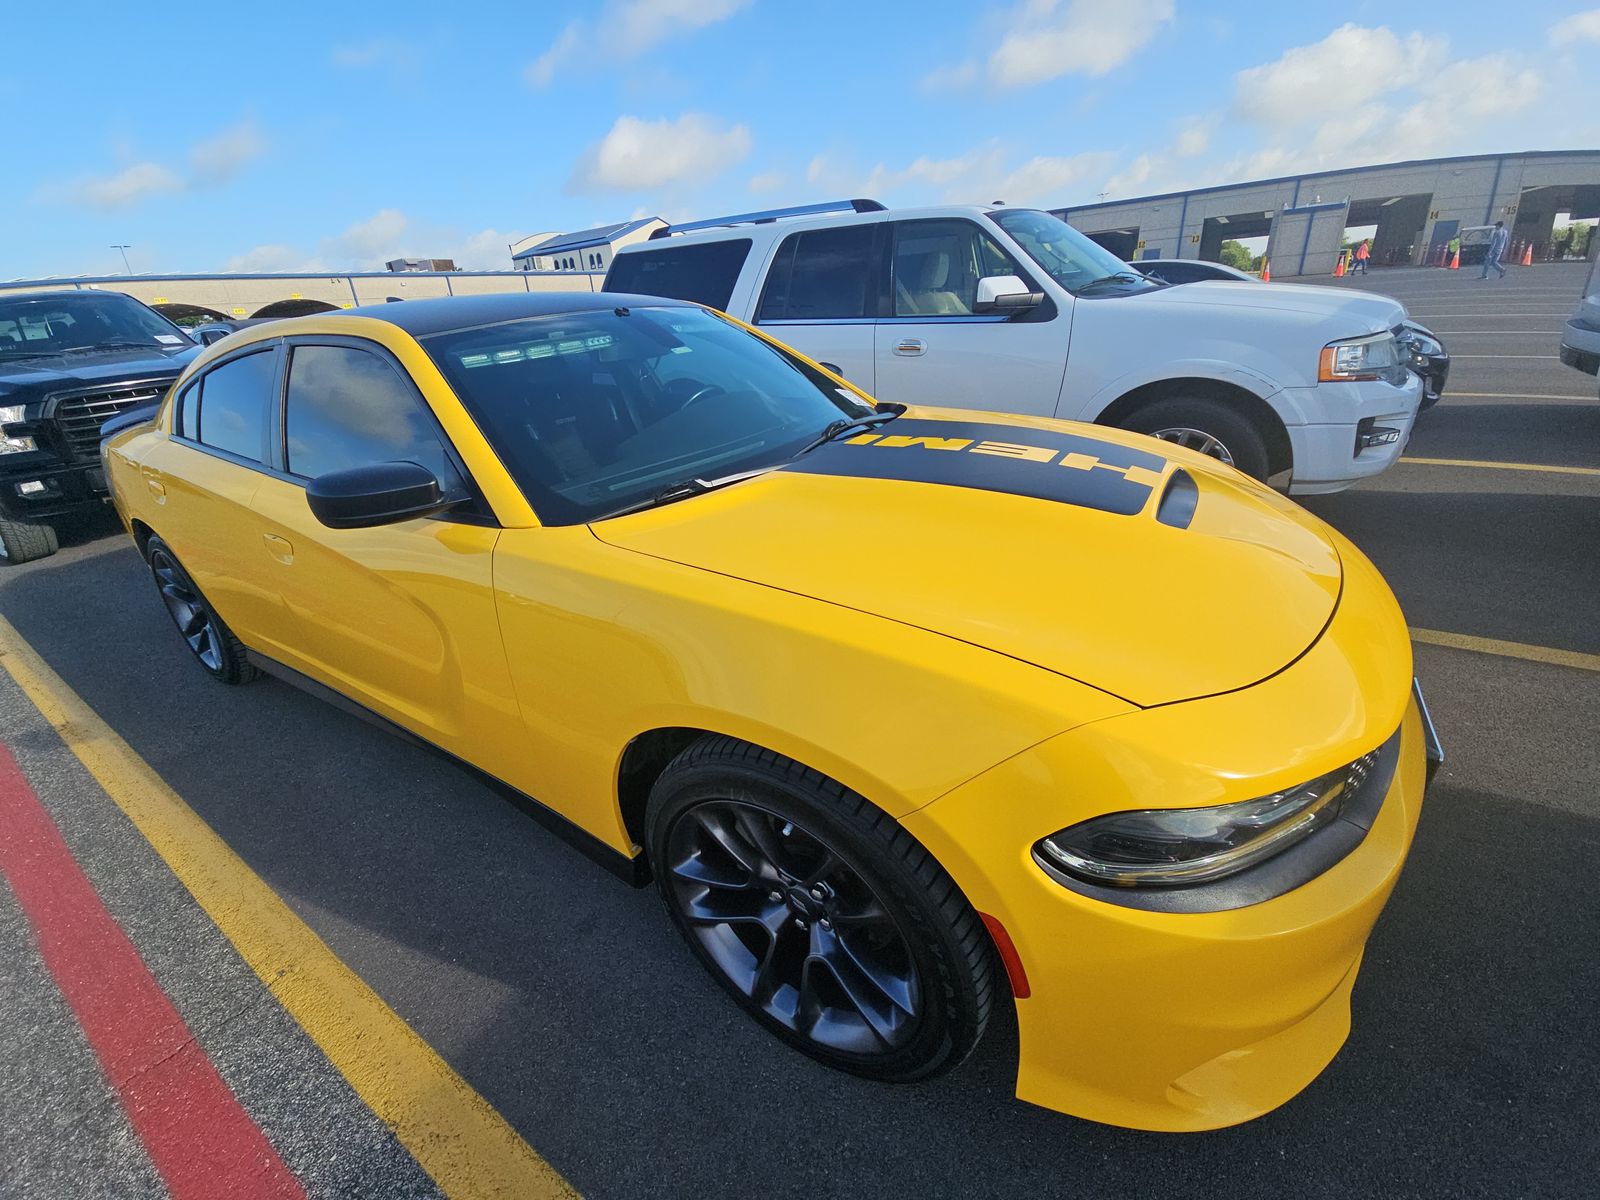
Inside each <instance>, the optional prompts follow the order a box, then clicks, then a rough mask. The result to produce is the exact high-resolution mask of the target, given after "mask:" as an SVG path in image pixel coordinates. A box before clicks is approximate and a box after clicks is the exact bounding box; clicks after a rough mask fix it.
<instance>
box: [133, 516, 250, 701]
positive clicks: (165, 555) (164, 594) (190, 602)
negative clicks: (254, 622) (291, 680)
mask: <svg viewBox="0 0 1600 1200" xmlns="http://www.w3.org/2000/svg"><path fill="white" fill-rule="evenodd" d="M144 557H145V561H146V562H147V563H148V564H149V565H150V574H151V577H152V578H154V580H155V583H156V590H157V591H158V592H159V593H160V594H161V602H162V603H163V604H164V605H166V608H167V615H168V616H170V617H171V618H172V623H173V625H174V626H176V627H177V630H178V634H179V636H181V637H182V638H183V640H184V643H185V644H186V645H187V646H188V647H189V652H190V653H191V654H193V655H194V657H195V661H196V662H198V663H199V664H200V665H201V666H202V667H203V668H205V671H206V674H208V675H210V676H211V678H213V679H215V680H217V681H218V682H219V683H228V684H239V683H249V682H250V681H251V680H252V679H254V678H255V677H256V676H257V675H259V674H260V672H259V671H257V670H256V668H255V667H254V666H252V665H251V663H250V660H249V658H248V657H246V655H245V648H244V643H243V642H241V641H240V640H239V639H238V638H236V637H234V636H233V630H231V629H229V628H228V627H227V625H225V624H223V621H222V618H221V617H219V616H217V614H216V612H215V611H214V610H213V609H212V607H211V605H210V604H208V603H207V602H206V598H205V597H204V596H203V595H201V593H200V589H199V588H198V587H196V586H195V583H194V580H192V579H190V578H189V574H188V572H187V571H185V570H184V569H183V566H182V565H181V564H180V563H179V562H178V559H177V556H176V555H175V554H173V553H172V548H171V547H170V546H168V545H167V544H166V543H165V542H163V541H162V540H161V539H160V538H158V537H152V538H151V539H150V540H149V541H147V542H146V543H145V547H144Z"/></svg>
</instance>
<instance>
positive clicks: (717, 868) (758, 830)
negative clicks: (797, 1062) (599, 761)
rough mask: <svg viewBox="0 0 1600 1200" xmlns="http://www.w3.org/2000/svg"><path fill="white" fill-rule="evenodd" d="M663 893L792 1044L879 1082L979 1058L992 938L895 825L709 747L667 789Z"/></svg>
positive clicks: (800, 776) (755, 753)
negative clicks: (971, 1055) (976, 1049)
mask: <svg viewBox="0 0 1600 1200" xmlns="http://www.w3.org/2000/svg"><path fill="white" fill-rule="evenodd" d="M647 821H648V833H647V840H648V842H649V852H650V859H651V862H652V864H653V866H654V869H655V875H656V881H657V884H658V886H659V889H660V892H661V897H662V899H663V900H664V901H665V903H666V906H667V911H668V912H669V913H670V914H671V915H672V919H673V921H674V922H675V923H676V924H677V926H678V928H679V930H680V931H681V932H682V933H683V935H684V937H685V938H686V939H687V940H688V942H689V944H690V946H691V947H693V949H694V951H695V953H696V955H697V956H698V957H699V958H700V960H701V962H702V963H703V964H704V965H705V966H706V968H707V969H708V970H709V971H710V972H711V973H712V975H713V976H715V977H716V979H717V980H718V981H719V982H720V983H721V984H722V985H723V986H724V987H725V988H726V989H727V990H728V991H729V992H730V993H732V995H733V996H734V997H735V999H737V1000H738V1002H739V1003H740V1005H741V1006H742V1007H743V1008H744V1009H745V1010H746V1011H747V1012H749V1013H750V1014H751V1015H752V1016H754V1017H755V1018H756V1020H758V1021H759V1022H760V1023H761V1024H763V1025H765V1026H766V1027H767V1028H768V1029H770V1030H771V1031H772V1032H774V1033H776V1034H777V1035H778V1036H779V1037H781V1038H783V1039H784V1040H785V1041H787V1042H788V1043H789V1044H791V1045H793V1046H795V1047H797V1048H798V1049H800V1050H802V1051H804V1052H805V1053H806V1054H809V1055H810V1056H811V1057H813V1058H816V1059H818V1060H820V1061H821V1062H824V1063H826V1064H828V1065H829V1066H832V1067H837V1068H840V1069H842V1070H845V1071H850V1072H852V1073H854V1074H857V1075H864V1076H867V1077H869V1078H874V1079H885V1080H895V1081H908V1080H915V1079H925V1078H928V1077H930V1076H933V1075H937V1074H940V1073H942V1072H944V1071H947V1070H949V1069H950V1068H951V1067H954V1066H955V1065H956V1064H958V1063H960V1062H961V1061H962V1060H963V1059H964V1058H966V1056H967V1055H968V1054H969V1053H970V1052H971V1051H972V1048H973V1047H974V1046H975V1045H976V1044H977V1042H978V1038H979V1037H980V1036H981V1034H982V1033H983V1029H984V1026H985V1024H986V1023H987V1021H988V1016H989V1007H990V1003H991V1001H992V998H993V991H994V978H993V968H992V963H991V952H990V949H989V941H988V934H987V932H986V931H985V930H984V928H983V925H982V923H981V921H980V919H979V917H978V915H977V913H976V912H974V911H973V909H972V907H971V905H969V904H968V903H967V902H966V899H965V897H963V896H962V895H961V893H960V891H959V890H958V889H957V888H956V886H955V884H954V882H953V881H952V880H951V879H950V877H949V875H947V874H946V873H945V871H944V870H943V869H942V868H941V867H940V866H939V864H938V863H937V862H935V861H934V859H933V857H932V856H931V855H929V854H928V852H927V851H926V850H924V849H923V848H922V846H921V845H920V844H919V843H918V842H917V841H916V840H915V839H914V838H912V837H911V835H910V834H908V833H906V831H905V830H904V829H902V828H901V827H900V826H899V825H898V824H897V823H896V822H895V821H894V820H892V819H891V818H890V817H888V816H887V815H886V814H884V813H883V812H882V811H880V810H878V809H876V808H874V807H873V806H872V805H870V804H868V803H867V802H866V801H865V800H864V799H862V798H861V797H860V796H857V795H856V794H855V793H853V792H851V791H848V790H847V789H845V788H843V787H841V786H840V785H839V784H837V783H835V782H833V781H832V780H830V779H827V778H826V777H824V776H822V775H819V774H818V773H817V772H815V771H812V770H810V769H808V768H806V767H803V766H801V765H800V764H798V763H795V762H793V761H791V760H789V759H786V758H784V757H782V756H781V755H777V754H774V753H772V752H771V751H768V750H762V749H760V748H758V747H755V746H751V745H749V744H748V743H745V742H740V741H737V740H735V739H733V738H726V737H707V738H704V739H702V740H701V741H699V742H696V743H695V744H694V745H692V746H690V747H689V748H688V749H687V750H685V751H684V752H683V753H682V754H680V755H679V756H678V757H677V758H676V759H675V760H673V762H672V763H671V765H669V766H668V767H667V769H666V771H664V772H663V773H662V775H661V778H660V779H659V780H657V782H656V784H655V787H654V788H653V789H652V791H651V795H650V803H649V808H648V811H647Z"/></svg>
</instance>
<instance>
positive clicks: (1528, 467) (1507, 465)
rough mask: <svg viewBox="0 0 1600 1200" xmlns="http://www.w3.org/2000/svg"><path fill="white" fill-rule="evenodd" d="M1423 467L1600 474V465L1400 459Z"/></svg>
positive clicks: (1454, 459) (1473, 459) (1457, 459)
mask: <svg viewBox="0 0 1600 1200" xmlns="http://www.w3.org/2000/svg"><path fill="white" fill-rule="evenodd" d="M1400 461H1401V462H1403V463H1415V464H1417V465H1418V466H1423V467H1483V468H1486V469H1488V470H1493V471H1549V472H1551V473H1552V474H1556V475H1600V467H1547V466H1545V465H1544V464H1543V463H1514V462H1486V461H1484V460H1482V459H1477V458H1412V457H1410V456H1409V455H1407V456H1406V457H1404V458H1402V459H1401V460H1400Z"/></svg>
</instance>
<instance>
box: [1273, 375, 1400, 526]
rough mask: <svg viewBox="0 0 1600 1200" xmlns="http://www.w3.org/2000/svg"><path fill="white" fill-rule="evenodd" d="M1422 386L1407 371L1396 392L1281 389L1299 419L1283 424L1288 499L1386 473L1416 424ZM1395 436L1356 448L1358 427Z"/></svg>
mask: <svg viewBox="0 0 1600 1200" xmlns="http://www.w3.org/2000/svg"><path fill="white" fill-rule="evenodd" d="M1423 390H1424V384H1423V381H1422V380H1421V379H1420V378H1419V377H1418V376H1417V375H1416V374H1415V373H1414V372H1411V371H1409V370H1408V371H1407V372H1406V382H1405V383H1404V384H1403V385H1400V386H1396V385H1394V384H1390V383H1384V382H1381V381H1373V382H1370V383H1324V384H1320V385H1318V386H1317V387H1315V388H1285V389H1284V391H1283V392H1282V393H1280V394H1281V395H1282V397H1283V398H1284V400H1285V402H1286V406H1287V407H1289V408H1290V409H1291V410H1292V411H1297V412H1300V413H1303V414H1305V416H1306V418H1307V419H1306V420H1305V421H1304V422H1303V423H1301V424H1289V425H1288V426H1287V428H1288V433H1289V445H1290V449H1291V452H1292V454H1293V456H1294V475H1293V477H1292V479H1291V481H1290V484H1289V494H1290V495H1291V496H1312V495H1321V494H1323V493H1327V492H1341V491H1343V490H1344V489H1345V488H1347V487H1350V486H1351V485H1352V484H1355V483H1358V482H1360V481H1361V480H1363V479H1369V478H1371V477H1372V476H1374V475H1378V474H1381V473H1382V472H1384V471H1387V470H1388V469H1389V468H1390V467H1392V466H1393V465H1394V464H1395V462H1396V460H1397V459H1399V457H1400V455H1401V453H1402V452H1403V451H1404V450H1405V446H1406V443H1407V442H1408V441H1410V439H1411V427H1412V426H1413V425H1414V424H1415V423H1416V419H1417V410H1418V408H1419V407H1420V405H1421V403H1422V397H1423ZM1363 421H1368V422H1370V423H1371V424H1372V425H1376V426H1379V427H1382V428H1386V429H1397V430H1399V431H1400V436H1399V438H1398V439H1397V440H1396V441H1394V442H1391V443H1389V444H1388V445H1383V446H1369V447H1367V448H1364V449H1358V447H1357V435H1358V433H1359V431H1360V429H1361V427H1362V422H1363Z"/></svg>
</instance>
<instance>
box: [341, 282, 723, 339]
mask: <svg viewBox="0 0 1600 1200" xmlns="http://www.w3.org/2000/svg"><path fill="white" fill-rule="evenodd" d="M630 305H632V306H636V307H639V308H663V307H671V308H692V307H694V306H693V305H689V304H685V303H684V302H683V301H682V300H664V299H662V298H661V297H660V296H634V295H628V294H625V293H621V292H495V293H492V294H490V295H487V296H439V297H436V298H434V299H430V300H402V301H399V302H397V303H393V304H364V305H362V306H361V307H360V308H347V309H345V310H344V313H345V315H347V316H352V317H374V318H376V319H377V320H379V321H387V322H389V324H391V325H393V326H395V327H396V328H398V329H403V330H405V331H406V332H407V333H409V334H410V335H411V336H412V337H427V336H429V335H430V334H435V333H445V332H448V331H449V330H452V329H471V328H473V327H475V326H478V325H493V324H495V323H497V322H499V321H516V320H519V319H521V318H523V317H553V316H559V315H560V314H562V313H571V312H593V311H594V310H595V309H602V308H618V307H627V306H630ZM328 315H329V316H332V315H334V314H332V313H330V314H328Z"/></svg>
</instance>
